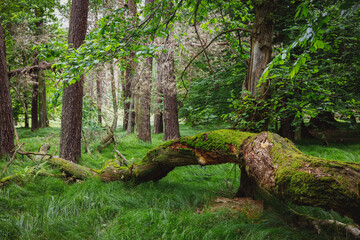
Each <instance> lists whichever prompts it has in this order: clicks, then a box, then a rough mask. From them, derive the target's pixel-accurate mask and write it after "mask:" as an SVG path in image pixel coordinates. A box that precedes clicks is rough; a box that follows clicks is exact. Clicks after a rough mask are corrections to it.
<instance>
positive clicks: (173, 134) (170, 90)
mask: <svg viewBox="0 0 360 240" xmlns="http://www.w3.org/2000/svg"><path fill="white" fill-rule="evenodd" d="M171 7H172V4H171ZM168 15H169V16H170V9H169V13H168ZM165 46H166V47H165V48H166V49H167V51H166V52H165V53H162V54H161V57H160V58H161V59H160V62H161V77H162V80H161V82H162V83H163V91H164V112H163V114H164V115H163V116H164V125H165V131H164V140H171V139H176V138H179V137H180V130H179V119H178V105H177V93H176V79H175V63H174V49H175V41H174V33H173V32H171V31H170V33H169V36H168V38H167V40H166V42H165Z"/></svg>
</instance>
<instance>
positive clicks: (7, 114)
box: [0, 18, 15, 157]
mask: <svg viewBox="0 0 360 240" xmlns="http://www.w3.org/2000/svg"><path fill="white" fill-rule="evenodd" d="M0 86H1V87H0V99H1V101H0V157H1V156H3V155H4V154H8V153H10V152H11V151H13V150H14V147H15V146H14V122H13V113H12V104H11V97H10V85H9V79H8V72H7V67H6V47H5V41H4V38H3V29H2V25H1V18H0Z"/></svg>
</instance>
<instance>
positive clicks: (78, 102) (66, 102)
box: [60, 0, 89, 162]
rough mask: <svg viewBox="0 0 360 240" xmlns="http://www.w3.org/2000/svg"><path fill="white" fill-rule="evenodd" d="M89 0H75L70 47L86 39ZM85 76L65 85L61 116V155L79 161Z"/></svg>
mask: <svg viewBox="0 0 360 240" xmlns="http://www.w3.org/2000/svg"><path fill="white" fill-rule="evenodd" d="M88 7H89V0H73V1H72V7H71V14H70V26H69V39H68V42H69V47H73V48H78V47H79V46H80V45H81V44H82V43H83V42H84V39H85V35H86V29H87V15H88ZM83 85H84V76H81V77H80V81H78V82H76V83H74V84H72V85H69V86H65V87H64V91H63V105H62V118H61V136H60V157H62V158H65V159H67V160H69V161H72V162H77V161H78V159H79V157H80V156H81V124H82V103H83Z"/></svg>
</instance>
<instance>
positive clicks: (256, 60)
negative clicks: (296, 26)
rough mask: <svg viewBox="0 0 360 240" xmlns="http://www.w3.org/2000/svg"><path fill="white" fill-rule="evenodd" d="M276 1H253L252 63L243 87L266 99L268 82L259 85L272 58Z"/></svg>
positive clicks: (252, 93) (253, 94)
mask: <svg viewBox="0 0 360 240" xmlns="http://www.w3.org/2000/svg"><path fill="white" fill-rule="evenodd" d="M275 2H276V0H261V1H253V4H254V10H255V22H254V26H253V32H252V34H251V55H250V64H249V69H248V73H247V77H246V79H245V82H244V85H243V89H244V90H247V91H249V92H250V93H251V95H252V96H253V97H255V98H258V97H261V98H263V99H265V98H266V95H267V93H268V82H265V81H264V82H263V83H262V84H261V85H260V86H259V87H258V85H259V80H260V77H261V75H262V74H263V72H264V70H265V69H266V67H267V65H268V63H269V62H270V60H271V52H272V35H273V28H274V16H273V12H274V10H275V6H276V3H275Z"/></svg>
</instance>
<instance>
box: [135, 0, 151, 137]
mask: <svg viewBox="0 0 360 240" xmlns="http://www.w3.org/2000/svg"><path fill="white" fill-rule="evenodd" d="M153 3H154V0H146V1H145V6H146V7H151V6H152V4H153ZM145 17H146V16H145ZM143 63H144V64H143V69H142V70H141V72H142V73H141V75H140V76H139V78H140V81H139V85H140V96H139V108H138V109H137V113H138V115H137V125H136V137H137V138H139V139H140V140H142V141H144V142H151V125H150V105H151V87H152V69H153V66H152V65H153V58H152V57H146V58H145V59H144V61H143Z"/></svg>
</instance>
